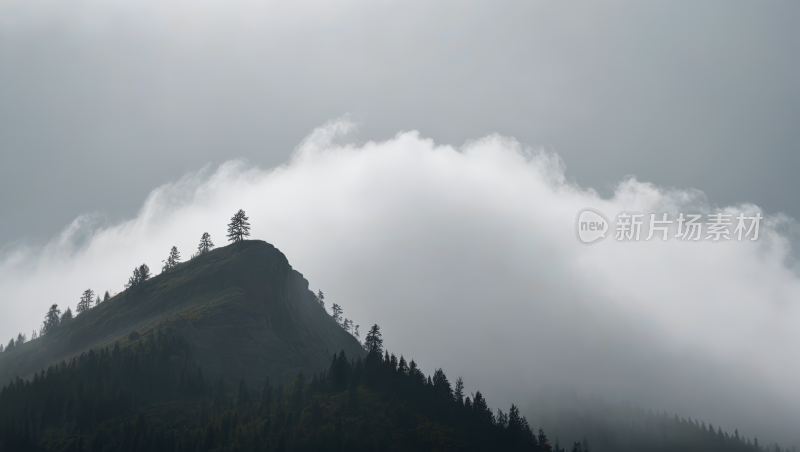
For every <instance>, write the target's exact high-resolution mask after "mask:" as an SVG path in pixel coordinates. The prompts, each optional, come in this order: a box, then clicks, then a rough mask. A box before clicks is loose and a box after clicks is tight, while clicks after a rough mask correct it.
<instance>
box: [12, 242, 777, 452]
mask: <svg viewBox="0 0 800 452" xmlns="http://www.w3.org/2000/svg"><path fill="white" fill-rule="evenodd" d="M381 334H382V333H381V332H380V327H379V326H378V325H374V326H373V327H372V328H370V331H369V333H368V334H367V335H366V340H365V345H364V347H365V348H366V350H365V348H362V346H361V344H359V342H358V341H357V340H356V339H355V338H354V337H353V336H351V335H350V334H349V333H347V332H346V331H345V330H344V329H343V328H342V327H341V326H339V325H338V324H337V323H336V322H335V321H334V319H333V318H332V317H331V316H330V315H329V314H328V313H327V312H326V311H325V310H324V309H323V308H322V306H320V304H319V303H318V301H317V299H316V297H315V296H314V294H313V293H312V292H310V291H309V290H308V282H307V281H306V280H305V279H304V278H303V276H302V275H301V274H300V273H298V272H297V271H295V270H294V269H292V267H291V266H290V265H289V263H288V261H287V259H286V256H284V255H283V254H282V253H281V252H280V251H278V250H277V249H276V248H275V247H273V246H272V245H270V244H268V243H265V242H263V241H242V242H237V243H234V244H231V245H228V246H226V247H222V248H218V249H216V250H214V251H211V252H208V253H205V254H201V255H199V256H197V257H194V258H192V259H191V260H189V261H188V262H185V263H182V264H179V265H178V266H177V267H175V268H173V269H171V270H169V271H167V272H165V273H162V274H160V275H158V276H155V277H153V278H150V279H148V280H145V281H143V282H141V283H139V284H136V285H135V286H133V287H130V288H129V289H127V290H125V291H124V292H122V293H121V294H118V295H116V296H114V297H113V298H111V299H110V300H108V301H106V302H103V303H101V304H99V305H98V306H95V307H93V308H91V309H89V310H88V311H85V312H83V313H81V314H80V315H78V316H77V317H76V318H75V319H73V320H71V321H69V322H67V323H64V324H61V325H59V326H57V327H55V328H54V329H52V330H51V331H49V332H47V333H46V334H44V335H43V336H41V337H39V338H37V339H35V340H32V341H30V342H27V343H24V344H22V345H20V346H17V347H14V348H12V349H11V350H7V351H5V352H3V353H0V387H1V388H0V452H6V451H8V452H12V451H13V452H17V451H59V452H62V451H63V452H79V451H87V452H111V451H118V452H138V451H148V452H149V451H165V452H198V451H199V452H204V451H219V452H222V451H246V452H256V451H264V452H284V451H320V450H324V451H342V450H346V451H374V450H387V451H430V452H433V451H445V450H452V451H546V450H552V451H555V452H566V451H567V450H569V451H572V452H588V451H587V449H588V448H587V445H589V444H591V450H592V451H593V452H627V451H632V452H633V451H636V452H672V451H675V450H681V451H686V452H709V451H712V452H731V451H742V452H761V451H764V449H763V448H762V447H761V446H759V445H758V442H757V441H756V440H755V438H754V440H753V442H752V443H751V442H750V440H749V439H748V438H742V437H740V436H739V434H738V432H736V431H735V432H734V434H733V435H730V434H728V433H726V432H723V431H722V430H720V429H719V428H718V427H717V429H716V430H715V429H714V428H713V427H712V426H711V425H710V424H709V425H708V427H706V425H705V423H702V422H701V423H700V424H697V421H694V422H693V421H691V420H684V419H681V418H678V417H677V416H674V415H673V416H668V415H666V414H663V415H653V414H651V413H643V412H638V411H634V412H624V413H623V414H624V415H623V416H621V417H620V416H616V417H615V416H612V415H611V414H613V413H611V412H610V410H609V409H608V407H602V409H600V410H596V411H595V412H593V413H587V412H583V413H570V412H569V410H567V411H565V410H564V409H563V408H565V407H564V406H562V407H539V409H538V410H536V409H533V408H532V409H529V410H528V412H530V413H532V412H537V411H539V412H540V414H543V416H540V421H541V422H542V423H543V424H545V426H547V427H548V428H549V429H550V430H549V431H550V432H551V437H550V438H549V439H548V437H547V435H546V434H545V432H544V430H543V429H542V428H539V429H538V432H537V433H534V429H535V428H536V427H539V426H538V425H531V424H530V423H529V422H528V420H527V419H526V418H525V417H524V416H523V415H522V413H520V411H519V409H518V408H517V407H516V406H515V405H511V407H509V409H508V411H507V412H503V411H502V410H500V409H498V410H497V411H496V412H495V411H494V410H493V409H492V408H491V407H490V405H489V403H488V402H487V400H486V398H485V397H484V396H483V395H482V394H481V392H480V391H475V393H474V394H473V393H472V392H470V396H466V394H465V391H464V386H463V381H462V380H461V379H460V378H459V379H457V380H455V381H454V382H452V383H451V381H450V380H448V378H447V376H446V375H445V373H444V371H443V370H442V369H437V370H436V371H435V372H434V374H433V375H429V376H426V375H424V374H423V373H422V372H421V371H420V369H419V367H418V366H417V364H416V363H415V362H414V360H408V361H406V359H405V358H404V357H403V356H402V355H401V356H400V357H399V358H398V357H397V356H395V355H394V354H390V353H389V352H388V351H385V350H384V349H383V341H382V338H381ZM442 352H443V353H445V352H446V351H444V350H443V351H442ZM476 362H478V363H479V361H476ZM544 365H546V363H545V364H544ZM496 371H497V372H498V373H499V372H503V371H504V370H503V369H496ZM534 408H535V407H534ZM565 413H566V414H565ZM564 446H566V448H565V447H564ZM771 450H772V449H770V452H771ZM775 450H776V451H780V449H777V446H776V449H775Z"/></svg>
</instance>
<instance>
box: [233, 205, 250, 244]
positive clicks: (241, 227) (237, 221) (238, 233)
mask: <svg viewBox="0 0 800 452" xmlns="http://www.w3.org/2000/svg"><path fill="white" fill-rule="evenodd" d="M247 220H249V218H247V217H246V216H245V214H244V210H242V209H239V211H238V212H236V214H234V215H233V217H231V222H230V223H228V241H229V242H241V241H242V240H244V238H245V237H249V236H250V223H248V222H247Z"/></svg>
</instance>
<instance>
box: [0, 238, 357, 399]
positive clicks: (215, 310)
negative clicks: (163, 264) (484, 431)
mask: <svg viewBox="0 0 800 452" xmlns="http://www.w3.org/2000/svg"><path fill="white" fill-rule="evenodd" d="M167 328H169V329H170V330H172V331H174V332H175V333H179V334H180V335H181V336H182V337H184V338H185V339H186V340H187V341H188V342H189V344H191V347H192V349H193V355H192V356H193V360H194V361H195V363H196V364H197V365H198V366H200V367H202V368H203V369H204V371H205V372H206V375H221V374H224V375H226V376H228V377H231V378H233V379H239V378H241V377H244V378H245V379H247V380H248V381H253V382H254V383H255V382H256V381H263V378H264V376H272V377H273V378H277V379H279V380H285V381H287V382H288V381H291V380H292V379H293V378H294V377H295V375H296V374H297V373H298V371H300V370H304V371H306V373H311V372H312V371H314V370H319V369H323V368H326V367H327V366H328V365H329V363H330V358H331V355H332V354H333V353H334V352H338V351H340V350H344V351H345V352H346V353H347V355H348V356H351V357H354V358H355V357H357V356H359V354H361V353H362V351H363V350H362V348H361V346H360V344H359V342H358V341H357V340H356V339H355V338H354V337H353V336H351V335H350V334H349V333H347V332H346V331H344V330H343V329H342V328H341V327H340V326H339V325H337V324H336V322H335V321H334V320H333V318H332V317H331V316H330V315H329V314H328V313H327V312H326V311H325V309H323V308H322V307H321V306H320V305H319V303H318V302H317V300H316V297H315V296H314V294H313V293H312V292H311V291H310V290H309V289H308V281H306V279H305V278H303V275H302V274H300V273H298V272H297V271H296V270H294V269H293V268H292V266H291V265H290V264H289V262H288V260H287V259H286V256H284V254H283V253H281V252H280V251H279V250H278V249H277V248H275V247H274V246H272V245H270V244H268V243H266V242H264V241H260V240H246V241H241V242H237V243H233V244H231V245H229V246H225V247H221V248H217V249H215V250H212V251H210V252H208V253H205V254H201V255H199V256H197V257H195V258H193V259H191V260H189V261H188V262H184V263H181V264H179V265H178V266H177V267H176V268H174V269H172V270H170V271H168V272H166V273H162V274H160V275H157V276H155V277H153V278H151V279H149V280H147V281H145V282H143V283H142V284H140V285H139V286H137V287H135V288H130V289H127V290H125V291H124V292H122V293H120V294H118V295H116V296H114V297H113V298H111V299H110V300H108V301H106V302H103V303H101V304H99V305H98V306H96V307H94V308H92V309H90V310H88V311H85V312H83V313H82V314H80V315H78V316H77V317H76V318H75V319H74V320H72V321H71V322H70V323H68V324H65V325H60V326H59V327H58V328H56V329H55V330H54V331H52V332H50V333H48V334H45V335H44V336H42V337H40V338H38V339H36V340H33V341H29V342H27V343H25V344H22V345H21V346H19V347H15V348H14V349H13V350H11V351H9V352H8V353H0V386H3V385H5V384H7V383H8V382H9V381H11V380H12V379H13V378H15V377H17V376H19V377H22V378H30V377H31V376H32V375H33V374H34V372H36V371H38V370H40V369H43V368H45V367H47V366H49V365H51V364H57V363H60V362H61V361H63V360H66V361H69V359H70V357H73V356H76V355H80V354H81V353H83V352H86V351H88V350H89V349H100V348H105V347H114V346H115V345H116V344H117V343H119V345H120V346H121V347H123V348H125V347H127V346H130V345H131V344H133V343H136V342H137V341H141V340H143V338H145V337H147V336H148V335H150V334H153V333H156V332H158V331H159V330H165V329H167ZM134 332H135V333H134ZM132 333H133V334H132Z"/></svg>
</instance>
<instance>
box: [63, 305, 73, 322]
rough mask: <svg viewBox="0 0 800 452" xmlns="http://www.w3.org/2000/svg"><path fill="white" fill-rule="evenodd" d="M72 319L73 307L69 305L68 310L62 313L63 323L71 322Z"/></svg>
mask: <svg viewBox="0 0 800 452" xmlns="http://www.w3.org/2000/svg"><path fill="white" fill-rule="evenodd" d="M71 321H72V309H70V308H69V307H67V310H66V311H64V314H62V315H61V323H69V322H71Z"/></svg>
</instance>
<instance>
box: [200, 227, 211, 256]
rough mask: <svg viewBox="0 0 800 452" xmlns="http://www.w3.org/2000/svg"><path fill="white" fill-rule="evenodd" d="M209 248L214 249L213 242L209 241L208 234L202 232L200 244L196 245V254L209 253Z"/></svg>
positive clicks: (209, 236)
mask: <svg viewBox="0 0 800 452" xmlns="http://www.w3.org/2000/svg"><path fill="white" fill-rule="evenodd" d="M211 248H214V242H212V241H211V235H209V233H208V232H204V233H203V236H202V237H200V244H199V245H197V254H203V253H207V252H209V251H211Z"/></svg>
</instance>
